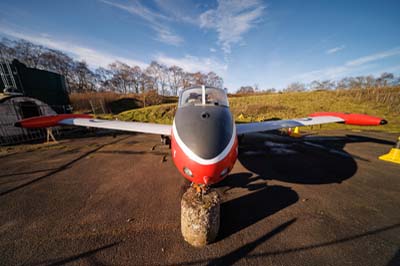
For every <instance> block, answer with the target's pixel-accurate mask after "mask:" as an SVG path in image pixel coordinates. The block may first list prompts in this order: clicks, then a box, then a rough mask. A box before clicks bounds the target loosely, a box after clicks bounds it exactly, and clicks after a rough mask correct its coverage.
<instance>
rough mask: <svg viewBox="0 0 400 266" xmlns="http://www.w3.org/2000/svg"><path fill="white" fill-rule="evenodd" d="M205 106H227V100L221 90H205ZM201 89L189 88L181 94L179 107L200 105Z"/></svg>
mask: <svg viewBox="0 0 400 266" xmlns="http://www.w3.org/2000/svg"><path fill="white" fill-rule="evenodd" d="M205 91H206V96H205V104H206V105H218V106H228V105H229V104H228V98H227V96H226V93H225V92H224V91H223V90H220V89H215V88H206V89H205ZM202 93H203V91H202V88H191V89H187V90H185V91H183V92H182V94H181V97H180V101H179V106H187V105H202V99H203V98H202Z"/></svg>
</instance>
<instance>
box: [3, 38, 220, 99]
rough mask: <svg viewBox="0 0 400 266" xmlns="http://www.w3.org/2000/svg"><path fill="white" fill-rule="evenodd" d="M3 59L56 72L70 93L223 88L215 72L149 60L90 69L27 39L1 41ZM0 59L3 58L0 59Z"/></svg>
mask: <svg viewBox="0 0 400 266" xmlns="http://www.w3.org/2000/svg"><path fill="white" fill-rule="evenodd" d="M0 51H1V55H2V57H3V59H6V60H9V61H12V60H14V59H17V60H18V61H20V62H22V63H24V64H25V65H26V66H28V67H32V68H37V69H42V70H47V71H52V72H56V73H59V74H61V75H63V76H64V77H65V80H66V83H67V85H68V86H67V87H68V90H69V92H90V91H100V92H103V91H111V92H118V93H144V92H149V91H156V92H157V93H158V94H160V95H177V93H178V89H179V88H187V87H191V86H195V85H207V86H212V87H217V88H223V79H222V78H221V77H220V76H218V75H217V74H216V73H214V72H209V73H203V72H195V73H190V72H186V71H184V70H183V69H182V68H181V67H179V66H175V65H173V66H166V65H164V64H161V63H159V62H156V61H152V62H151V63H150V65H148V66H147V67H146V68H141V67H139V66H130V65H128V64H126V63H124V62H120V61H115V62H113V63H111V64H109V65H108V66H107V67H98V68H97V69H91V68H90V67H89V66H88V64H87V63H86V62H85V61H78V60H74V59H73V58H72V57H70V56H69V55H67V54H65V53H63V52H61V51H59V50H55V49H50V48H47V47H44V46H41V45H37V44H34V43H31V42H29V41H26V40H22V39H20V40H9V39H6V38H3V39H2V40H1V42H0ZM0 59H2V58H0Z"/></svg>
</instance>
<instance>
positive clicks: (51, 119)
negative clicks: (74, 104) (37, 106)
mask: <svg viewBox="0 0 400 266" xmlns="http://www.w3.org/2000/svg"><path fill="white" fill-rule="evenodd" d="M70 118H92V116H91V115H85V114H61V115H50V116H35V117H31V118H27V119H23V120H21V121H18V122H17V123H15V124H14V126H16V127H22V128H46V127H54V126H57V125H58V123H59V122H60V121H62V120H64V119H70Z"/></svg>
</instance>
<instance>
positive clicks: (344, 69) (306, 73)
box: [0, 0, 400, 92]
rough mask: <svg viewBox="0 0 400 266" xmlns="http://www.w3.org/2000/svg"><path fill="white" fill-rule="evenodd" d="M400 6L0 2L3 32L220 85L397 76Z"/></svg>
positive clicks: (96, 62) (187, 0)
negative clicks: (214, 78) (200, 74)
mask: <svg viewBox="0 0 400 266" xmlns="http://www.w3.org/2000/svg"><path fill="white" fill-rule="evenodd" d="M399 12H400V1H397V0H393V1H390V0H381V1H368V0H363V1H362V0H360V1H344V0H343V1H341V0H335V1H328V0H320V1H312V0H309V1H300V0H292V1H290V0H287V1H283V0H281V1H279V0H276V1H275V0H270V1H259V0H248V1H239V0H234V1H228V0H219V1H191V0H171V1H166V0H142V1H140V0H130V1H126V0H86V1H77V0H70V1H61V0H60V1H51V0H49V1H44V0H38V1H21V0H2V1H1V2H0V35H1V36H6V37H9V38H24V39H26V40H29V41H31V42H34V43H37V44H42V45H45V46H48V47H51V48H55V49H59V50H62V51H64V52H66V53H68V54H69V55H71V56H72V57H74V58H75V59H82V60H85V61H86V62H87V63H88V64H89V65H90V66H91V67H93V68H95V67H97V66H106V65H107V64H109V63H111V62H112V61H114V60H120V61H123V62H126V63H128V64H130V65H139V66H141V67H146V65H147V64H149V63H150V62H151V61H152V60H157V61H159V62H161V63H164V64H166V65H173V64H176V65H179V66H181V67H183V68H184V69H185V70H187V71H204V72H207V71H214V72H216V73H217V74H219V75H220V76H222V77H223V78H224V81H225V87H227V88H228V89H229V90H230V91H232V92H233V91H235V90H236V89H238V88H239V87H240V86H243V85H254V84H257V85H258V86H259V87H260V88H261V89H266V88H272V87H274V88H277V89H281V88H284V87H285V86H286V85H288V84H289V83H291V82H294V81H300V82H305V83H308V82H311V81H312V80H314V79H319V80H324V79H339V78H341V77H344V76H357V75H366V74H373V75H378V74H380V73H382V72H385V71H386V72H393V73H397V74H398V73H400V15H399Z"/></svg>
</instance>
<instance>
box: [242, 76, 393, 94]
mask: <svg viewBox="0 0 400 266" xmlns="http://www.w3.org/2000/svg"><path fill="white" fill-rule="evenodd" d="M396 86H400V77H399V76H395V75H394V74H393V73H388V72H384V73H382V74H381V75H379V76H378V77H374V76H373V75H368V76H357V77H345V78H342V79H340V80H337V81H335V80H323V81H320V80H314V81H312V82H310V83H308V84H306V83H301V82H293V83H290V84H289V85H288V86H287V87H286V88H284V89H283V90H282V92H300V91H306V90H348V89H372V88H383V87H396ZM275 92H277V90H276V89H275V88H270V89H259V88H258V85H257V84H256V85H254V86H242V87H240V88H239V90H237V91H236V93H238V94H252V93H275Z"/></svg>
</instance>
